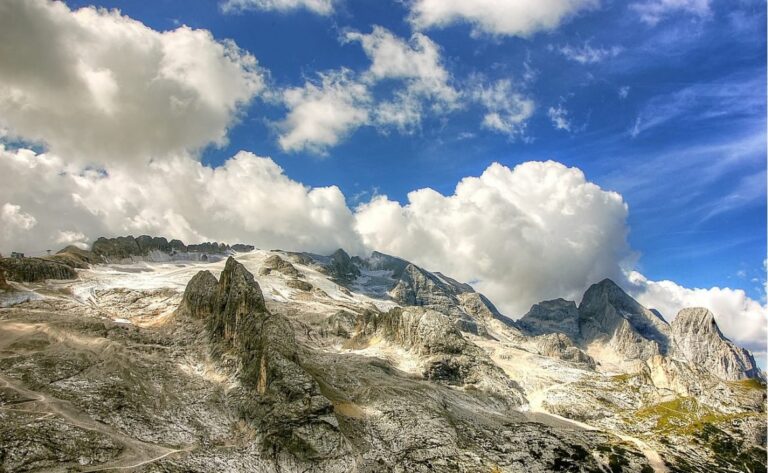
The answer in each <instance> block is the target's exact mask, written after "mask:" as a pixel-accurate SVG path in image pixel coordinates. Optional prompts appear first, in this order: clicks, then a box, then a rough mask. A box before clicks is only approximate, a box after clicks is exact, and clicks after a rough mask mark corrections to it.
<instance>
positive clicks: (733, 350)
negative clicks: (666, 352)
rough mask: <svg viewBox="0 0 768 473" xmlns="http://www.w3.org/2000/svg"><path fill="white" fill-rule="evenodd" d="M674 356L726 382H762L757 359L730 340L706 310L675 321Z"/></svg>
mask: <svg viewBox="0 0 768 473" xmlns="http://www.w3.org/2000/svg"><path fill="white" fill-rule="evenodd" d="M672 337H673V340H674V353H673V354H674V355H675V356H677V357H679V358H682V359H685V360H687V361H689V362H691V363H693V364H695V365H697V366H700V367H702V368H704V369H706V370H707V371H709V372H710V373H712V374H714V375H715V376H717V377H719V378H721V379H725V380H731V381H735V380H740V379H748V378H761V377H762V374H761V373H760V369H759V368H758V367H757V364H756V363H755V359H754V357H753V356H752V355H751V354H750V353H749V352H748V351H747V350H745V349H743V348H739V347H737V346H736V345H734V344H733V343H732V342H731V341H730V340H728V339H727V338H726V337H725V336H724V335H723V333H722V332H721V331H720V328H719V327H718V326H717V322H716V321H715V316H714V314H712V312H710V311H709V310H707V309H704V308H701V307H694V308H688V309H683V310H681V311H680V312H678V314H677V317H675V319H674V320H673V321H672Z"/></svg>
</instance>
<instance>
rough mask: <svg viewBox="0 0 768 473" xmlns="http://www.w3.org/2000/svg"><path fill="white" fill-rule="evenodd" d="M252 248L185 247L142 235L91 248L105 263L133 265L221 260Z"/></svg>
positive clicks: (104, 240) (102, 240)
mask: <svg viewBox="0 0 768 473" xmlns="http://www.w3.org/2000/svg"><path fill="white" fill-rule="evenodd" d="M253 249H254V247H253V245H245V244H242V243H238V244H235V245H233V246H229V245H227V244H226V243H217V242H205V243H199V244H192V245H185V244H184V242H182V241H181V240H171V241H168V240H167V239H166V238H164V237H151V236H149V235H141V236H139V237H136V238H134V237H133V235H128V236H119V237H116V238H105V237H101V238H98V239H97V240H96V241H95V242H93V245H92V247H91V252H92V253H93V254H94V255H95V256H96V257H98V258H101V259H102V260H103V261H104V262H111V263H121V262H126V263H131V262H134V261H170V260H182V261H189V260H193V261H194V260H201V259H205V260H207V259H209V258H212V259H220V258H222V257H225V256H227V255H229V254H230V253H232V252H248V251H253Z"/></svg>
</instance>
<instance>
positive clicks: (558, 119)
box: [547, 105, 573, 131]
mask: <svg viewBox="0 0 768 473" xmlns="http://www.w3.org/2000/svg"><path fill="white" fill-rule="evenodd" d="M547 116H549V119H550V120H551V121H552V126H554V127H555V128H557V129H558V130H565V131H571V130H572V129H573V126H572V125H571V120H570V119H569V118H568V110H566V109H565V108H564V107H563V106H562V105H558V106H557V107H549V110H547Z"/></svg>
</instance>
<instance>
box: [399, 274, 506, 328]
mask: <svg viewBox="0 0 768 473" xmlns="http://www.w3.org/2000/svg"><path fill="white" fill-rule="evenodd" d="M389 294H390V296H391V297H392V299H393V300H394V301H395V302H397V303H398V304H400V305H403V306H417V307H424V308H427V309H431V310H435V311H437V312H441V313H443V314H445V315H448V316H450V317H451V318H452V319H453V320H454V323H455V324H456V326H457V327H458V328H459V329H461V330H464V331H467V332H471V333H475V334H480V335H484V334H486V333H487V328H486V326H485V325H486V323H487V322H488V320H489V319H490V318H502V317H501V314H499V312H498V310H496V307H494V306H493V304H491V303H490V301H488V299H486V298H485V297H483V296H482V295H480V294H477V293H475V291H474V290H473V289H472V287H471V286H469V285H468V284H460V283H457V282H456V281H454V280H452V279H450V278H446V277H445V276H439V273H430V272H429V271H425V270H423V269H422V268H419V267H418V266H416V265H414V264H410V263H409V264H408V265H407V266H406V267H405V268H404V269H403V271H402V274H401V275H400V279H399V280H398V281H397V282H396V283H395V286H394V287H393V288H392V290H390V291H389Z"/></svg>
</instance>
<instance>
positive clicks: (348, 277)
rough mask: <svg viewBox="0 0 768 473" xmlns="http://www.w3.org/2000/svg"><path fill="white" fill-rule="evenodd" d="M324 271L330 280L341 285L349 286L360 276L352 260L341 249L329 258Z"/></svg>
mask: <svg viewBox="0 0 768 473" xmlns="http://www.w3.org/2000/svg"><path fill="white" fill-rule="evenodd" d="M326 270H327V271H328V275H329V276H330V277H331V278H332V279H334V280H336V281H338V282H340V283H342V284H349V283H351V282H352V281H354V280H355V278H357V277H358V276H360V269H359V268H358V267H357V266H356V265H355V264H354V263H353V262H352V258H350V257H349V255H348V254H347V252H346V251H344V250H342V249H341V248H339V249H338V250H336V252H335V253H333V254H332V255H331V256H330V262H329V263H328V265H327V266H326Z"/></svg>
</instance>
